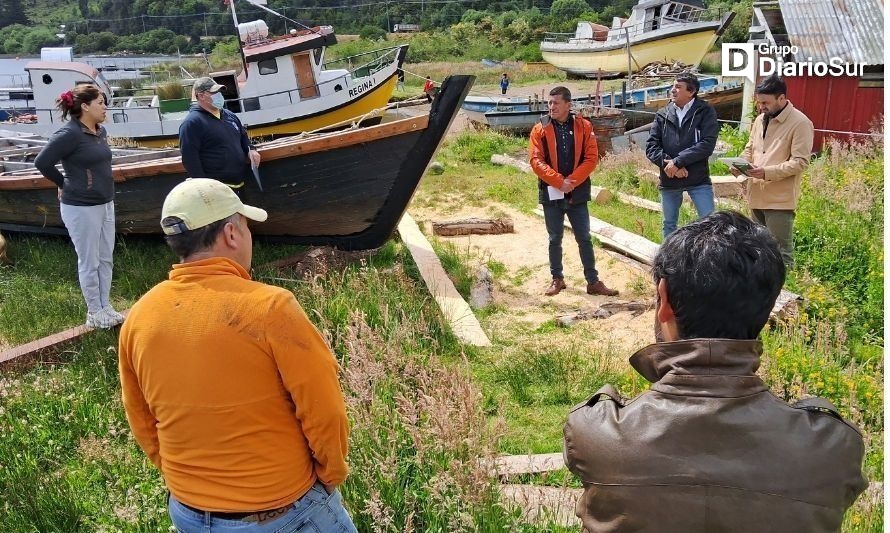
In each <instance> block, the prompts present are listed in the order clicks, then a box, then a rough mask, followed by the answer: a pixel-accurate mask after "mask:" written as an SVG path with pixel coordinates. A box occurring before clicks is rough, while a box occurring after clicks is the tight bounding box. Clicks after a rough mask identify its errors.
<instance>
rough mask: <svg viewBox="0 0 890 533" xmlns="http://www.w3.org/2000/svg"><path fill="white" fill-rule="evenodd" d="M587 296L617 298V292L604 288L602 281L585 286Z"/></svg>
mask: <svg viewBox="0 0 890 533" xmlns="http://www.w3.org/2000/svg"><path fill="white" fill-rule="evenodd" d="M587 294H598V295H600V296H618V291H616V290H615V289H610V288H609V287H606V284H605V283H603V282H602V281H595V282H593V283H588V284H587Z"/></svg>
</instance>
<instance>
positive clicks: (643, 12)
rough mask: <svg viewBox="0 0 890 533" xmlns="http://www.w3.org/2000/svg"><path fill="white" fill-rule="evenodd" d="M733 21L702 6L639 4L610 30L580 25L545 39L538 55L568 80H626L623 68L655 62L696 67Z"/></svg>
mask: <svg viewBox="0 0 890 533" xmlns="http://www.w3.org/2000/svg"><path fill="white" fill-rule="evenodd" d="M734 16H735V13H733V12H732V11H730V12H728V13H726V14H724V15H722V16H720V15H719V14H716V13H714V12H711V11H709V10H707V9H706V8H705V5H704V4H703V3H702V1H701V0H640V1H639V2H638V3H637V4H636V5H635V6H634V8H633V10H632V11H631V14H630V17H629V18H627V19H622V18H619V17H615V18H614V19H613V20H612V27H611V28H610V27H608V26H602V25H600V24H593V23H590V22H583V21H582V22H579V23H578V26H577V27H576V30H575V33H573V34H571V33H548V34H546V35H545V37H544V41H542V42H541V55H542V56H543V57H544V61H547V62H548V63H550V64H551V65H553V66H555V67H556V68H558V69H560V70H564V71H565V72H567V73H568V74H570V75H573V76H579V77H589V78H593V77H596V76H597V75H601V76H617V75H621V74H626V73H627V71H628V63H630V68H631V70H633V71H636V70H639V69H641V68H642V67H644V66H646V65H648V64H649V63H653V62H656V61H681V62H683V63H685V64H687V65H694V66H698V64H699V63H700V62H701V60H702V57H704V55H705V54H706V53H707V52H708V50H709V49H710V48H711V45H713V44H714V41H716V40H717V38H718V37H719V36H720V35H722V34H723V32H724V31H725V30H726V27H727V26H728V25H729V23H730V22H732V19H733V17H734ZM628 45H629V46H630V56H631V57H628Z"/></svg>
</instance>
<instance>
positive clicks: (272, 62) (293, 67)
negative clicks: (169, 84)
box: [0, 0, 408, 147]
mask: <svg viewBox="0 0 890 533" xmlns="http://www.w3.org/2000/svg"><path fill="white" fill-rule="evenodd" d="M234 4H235V2H234V0H233V2H232V3H231V8H232V15H233V18H234V19H235V22H236V26H237V27H238V32H239V36H240V44H241V49H242V57H243V59H244V65H243V69H242V70H241V72H236V71H234V70H227V71H221V72H213V73H211V74H210V77H211V78H213V79H214V81H216V83H218V84H220V85H222V86H223V89H222V91H221V92H222V95H223V96H224V97H225V99H226V104H225V105H226V108H227V109H228V110H229V111H232V112H234V113H235V114H237V115H238V118H239V119H240V120H241V122H242V123H243V124H244V126H245V127H247V130H248V133H249V135H251V136H252V137H257V136H269V137H272V136H279V135H291V134H294V133H299V132H303V131H312V130H316V129H319V128H324V127H327V126H330V125H332V124H338V123H340V122H342V121H343V120H344V119H347V118H351V117H361V116H362V115H364V114H365V113H368V112H370V111H372V110H374V109H378V108H380V107H383V106H385V105H386V103H387V102H388V101H389V99H390V97H391V96H392V92H393V90H394V89H395V86H396V71H397V70H398V69H399V68H401V66H402V63H403V61H404V59H405V54H407V52H408V45H400V46H394V47H390V48H385V49H380V50H375V51H373V52H367V53H364V54H359V55H356V56H351V57H347V58H342V59H337V60H332V61H326V60H325V52H326V50H327V47H328V46H330V45H333V44H335V43H336V42H337V39H336V36H335V35H334V31H333V28H331V27H330V26H317V27H313V28H308V27H307V28H305V29H303V30H300V31H297V30H292V31H291V32H290V33H289V34H287V35H281V36H270V35H269V29H268V26H267V25H266V23H265V22H264V21H262V20H256V21H251V22H246V23H243V24H237V18H236V17H235V11H234V9H235V8H234ZM257 7H262V6H257ZM264 9H265V8H264ZM266 10H267V11H269V12H271V13H274V14H275V15H278V13H275V12H274V11H272V10H269V9H266ZM279 16H280V15H279ZM67 50H68V54H67V58H66V59H68V60H67V61H59V60H56V61H32V62H30V63H28V64H27V65H26V66H25V70H26V71H27V72H28V74H29V76H30V82H31V83H30V89H32V90H33V100H31V102H32V104H33V107H34V108H35V111H34V113H33V114H29V115H28V116H27V117H26V118H22V117H21V116H19V117H16V118H14V119H12V120H10V121H8V122H5V123H3V124H2V125H0V128H2V129H5V130H11V131H18V132H22V133H32V134H38V135H42V136H44V137H48V136H49V135H50V134H52V133H53V132H54V131H56V130H57V129H59V127H60V126H61V124H60V122H59V117H58V112H57V111H56V110H55V101H56V98H58V96H59V94H61V93H62V92H64V91H67V90H69V89H71V88H72V87H74V86H75V84H78V83H93V84H95V85H97V86H98V87H99V88H100V89H101V90H102V92H104V93H105V95H106V99H107V101H108V102H109V106H108V117H109V118H108V123H107V124H106V128H107V130H108V134H109V136H111V137H119V138H124V139H128V142H130V141H131V142H132V143H134V144H136V145H138V146H144V147H170V146H174V147H175V146H178V144H179V126H180V124H182V120H183V119H184V118H185V116H186V114H187V109H188V100H189V99H188V98H186V99H185V101H184V103H185V106H184V108H182V109H177V108H175V107H172V106H170V105H167V104H168V103H169V102H168V101H162V100H160V99H159V98H158V96H157V95H148V96H144V97H134V96H120V97H117V96H115V95H114V91H113V90H112V88H111V85H110V84H109V83H108V80H107V79H106V78H105V76H104V75H103V74H102V73H101V72H100V71H99V70H97V69H96V68H94V67H92V66H91V65H88V64H86V63H79V62H76V61H72V60H71V53H70V49H67ZM188 91H189V92H191V86H190V85H189V87H188ZM175 102H177V103H179V102H180V101H175ZM379 120H380V118H379V117H371V118H368V119H367V120H366V121H365V123H366V124H373V123H375V121H379Z"/></svg>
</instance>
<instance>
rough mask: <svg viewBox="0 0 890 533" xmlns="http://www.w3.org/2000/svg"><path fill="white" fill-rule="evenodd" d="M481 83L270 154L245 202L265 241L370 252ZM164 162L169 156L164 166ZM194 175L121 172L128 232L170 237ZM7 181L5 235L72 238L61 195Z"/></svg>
mask: <svg viewBox="0 0 890 533" xmlns="http://www.w3.org/2000/svg"><path fill="white" fill-rule="evenodd" d="M473 81H474V77H473V76H452V77H450V78H448V79H446V80H445V81H444V82H443V84H442V88H441V90H440V93H439V95H438V97H437V99H436V100H435V101H434V102H433V105H432V108H431V111H430V114H429V117H428V119H426V117H421V118H423V119H424V120H419V119H404V120H401V121H396V122H392V123H385V124H381V125H379V126H374V127H371V128H364V129H361V130H353V131H349V132H338V133H333V134H329V135H326V136H324V137H321V138H317V139H314V140H313V139H309V140H307V141H306V142H300V141H291V140H289V139H284V140H283V141H279V142H277V143H276V142H272V143H269V146H268V147H262V146H261V148H260V151H261V153H262V154H263V163H262V165H261V166H260V176H261V181H262V188H263V190H262V191H260V189H259V187H258V185H257V183H256V182H255V180H254V179H253V177H252V176H249V177H247V178H246V179H245V185H244V188H243V191H242V198H243V200H244V202H245V203H247V204H251V205H256V206H258V207H262V208H263V209H266V210H267V211H268V212H269V219H268V220H267V221H266V222H264V223H261V224H256V225H254V226H252V231H253V232H254V234H256V235H258V236H266V237H268V238H271V239H274V240H276V241H282V242H289V243H294V244H311V245H330V246H335V247H338V248H343V249H368V248H376V247H378V246H380V245H382V244H383V243H384V242H385V241H386V240H387V239H388V238H389V237H390V236H391V235H392V233H393V231H394V230H395V227H396V225H397V224H398V222H399V219H400V218H401V216H402V214H403V213H404V212H405V210H406V209H407V206H408V202H409V201H410V200H411V197H412V196H413V194H414V191H415V189H416V187H417V184H418V183H419V181H420V179H421V177H422V176H423V174H424V172H425V171H426V167H427V165H428V164H429V162H430V161H431V160H432V157H433V155H434V154H435V152H436V150H437V149H438V148H439V146H440V144H441V143H442V140H443V139H444V136H445V133H446V132H447V130H448V128H449V126H450V124H451V122H452V120H453V119H454V116H455V115H456V113H457V111H458V110H459V109H460V105H461V103H462V102H463V99H464V98H465V97H466V95H467V93H468V92H469V90H470V87H471V86H472V84H473ZM159 161H161V160H159ZM185 178H186V174H185V172H184V169H183V168H182V165H181V164H180V163H179V159H178V158H175V160H173V161H172V162H170V160H166V162H164V163H154V162H146V163H139V164H136V165H132V166H130V167H129V168H127V169H117V168H116V169H115V179H116V181H117V183H116V192H115V215H116V219H117V231H118V232H119V233H122V234H135V235H144V234H160V212H161V205H162V204H163V200H164V198H165V197H166V195H167V193H168V192H169V191H170V190H171V189H172V188H173V187H174V186H175V185H176V184H178V183H180V182H181V181H183V180H184V179H185ZM4 180H5V177H2V176H0V229H6V230H13V231H32V232H41V233H64V231H65V230H64V226H63V224H62V220H61V215H60V213H59V206H58V200H57V198H56V189H55V188H54V187H53V186H52V184H49V185H48V182H47V180H45V179H43V178H37V177H34V178H33V179H31V180H30V182H33V186H25V185H27V184H23V181H28V180H26V179H23V178H21V177H19V178H17V183H15V184H12V183H7V184H5V185H4Z"/></svg>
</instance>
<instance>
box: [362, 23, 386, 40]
mask: <svg viewBox="0 0 890 533" xmlns="http://www.w3.org/2000/svg"><path fill="white" fill-rule="evenodd" d="M358 36H359V37H360V38H362V39H367V40H369V41H385V40H386V31H385V30H384V29H383V28H381V27H380V26H374V25H371V24H368V25H366V26H362V29H361V31H359V32H358Z"/></svg>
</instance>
